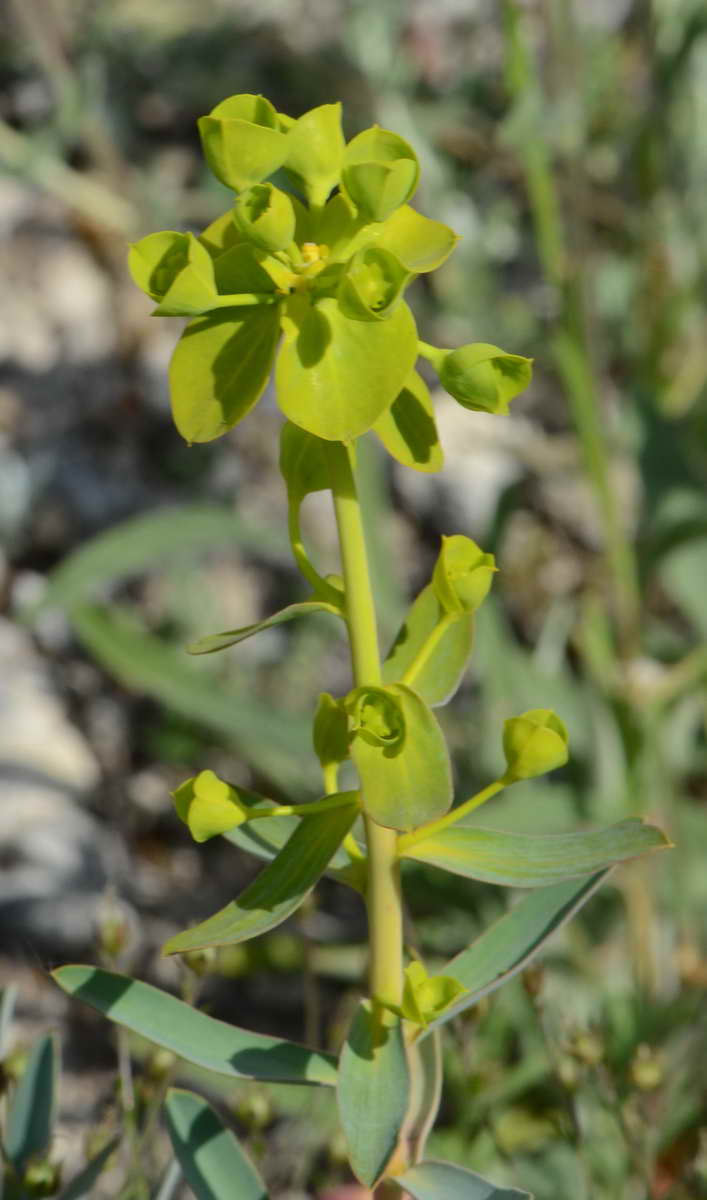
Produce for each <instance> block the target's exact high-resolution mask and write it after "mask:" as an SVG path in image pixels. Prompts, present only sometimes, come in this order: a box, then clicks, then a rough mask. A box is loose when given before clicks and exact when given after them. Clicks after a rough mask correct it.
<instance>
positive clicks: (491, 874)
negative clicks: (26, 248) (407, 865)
mask: <svg viewBox="0 0 707 1200" xmlns="http://www.w3.org/2000/svg"><path fill="white" fill-rule="evenodd" d="M669 846H670V842H669V841H668V839H667V838H666V837H665V834H663V833H662V832H661V831H660V829H656V828H655V826H653V825H644V824H643V822H642V821H639V820H630V821H621V822H619V824H618V825H610V826H609V828H608V829H598V830H596V831H592V832H590V833H562V834H550V835H547V834H544V835H543V836H541V837H538V836H536V835H531V834H516V833H504V832H501V831H500V830H495V829H474V828H471V827H468V826H467V827H465V826H461V827H460V826H458V825H457V826H454V825H452V826H449V827H448V828H447V829H443V830H442V831H441V832H440V833H437V834H435V835H433V836H432V837H429V838H426V839H425V840H424V841H421V842H416V843H415V844H414V845H412V846H411V847H410V849H409V850H406V851H404V852H403V857H405V858H414V859H417V860H418V861H419V862H425V863H430V864H431V865H432V866H434V867H441V868H442V870H444V871H452V872H453V873H454V874H455V875H464V876H465V877H466V878H467V879H482V880H484V881H485V882H486V883H498V884H502V885H505V886H507V887H530V888H534V887H545V886H546V885H547V884H550V883H558V882H559V881H560V880H561V879H570V878H573V877H576V876H578V875H591V874H593V873H594V872H595V871H600V870H601V869H602V868H603V867H609V866H613V865H614V864H615V863H619V862H625V861H626V860H627V859H629V858H636V857H637V856H638V855H639V854H646V853H648V852H649V851H652V850H664V849H667V848H668V847H669Z"/></svg>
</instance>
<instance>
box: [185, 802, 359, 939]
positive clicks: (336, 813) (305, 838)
mask: <svg viewBox="0 0 707 1200" xmlns="http://www.w3.org/2000/svg"><path fill="white" fill-rule="evenodd" d="M351 798H352V801H354V800H355V798H356V795H355V793H352V794H351ZM357 813H358V808H357V805H356V804H355V803H352V804H350V805H348V804H347V805H343V806H342V807H341V808H335V809H331V810H329V811H327V812H321V813H316V814H314V815H312V816H311V817H305V818H303V819H302V821H301V822H300V824H299V825H298V826H297V828H296V829H295V830H294V833H293V834H292V836H291V838H290V839H289V841H288V842H287V843H286V844H285V846H283V848H282V850H281V851H280V853H279V854H278V855H277V857H276V858H274V859H273V860H272V861H271V862H270V863H269V864H268V866H267V867H265V868H264V870H263V871H261V873H260V875H259V876H258V877H257V879H256V880H255V881H254V882H253V883H252V884H251V885H250V886H249V887H247V888H246V890H245V891H244V892H243V893H242V895H241V896H239V898H238V899H237V900H233V901H231V903H230V904H227V905H226V906H225V908H222V909H221V910H220V911H219V912H217V913H214V915H213V916H212V917H208V918H207V920H206V921H202V922H201V923H200V924H199V925H196V926H194V928H192V929H186V930H185V931H184V932H183V933H179V934H177V935H176V937H173V938H170V940H169V941H168V942H167V943H166V945H165V947H164V951H163V952H164V953H165V954H183V953H184V952H185V951H186V950H200V949H202V948H203V947H204V946H230V945H233V944H234V943H236V942H244V941H247V940H248V939H249V938H252V937H257V936H258V935H259V934H261V933H265V932H266V930H268V929H272V928H273V927H274V926H276V925H279V924H281V922H282V921H285V920H286V919H287V917H289V916H291V914H292V913H293V912H295V911H296V910H297V909H298V908H299V906H300V904H302V902H303V900H304V899H305V897H306V896H307V895H308V893H309V892H310V891H311V890H312V888H313V887H314V885H315V883H316V882H317V880H318V879H319V878H320V876H321V875H322V874H323V872H324V870H325V868H326V867H327V866H328V864H329V862H330V861H331V859H332V858H333V856H334V854H335V852H336V850H337V849H338V847H339V846H340V845H341V842H342V841H343V839H344V837H345V836H346V834H347V833H348V832H349V830H350V829H351V826H352V825H353V823H354V821H355V819H356V816H357ZM275 819H277V818H271V820H275Z"/></svg>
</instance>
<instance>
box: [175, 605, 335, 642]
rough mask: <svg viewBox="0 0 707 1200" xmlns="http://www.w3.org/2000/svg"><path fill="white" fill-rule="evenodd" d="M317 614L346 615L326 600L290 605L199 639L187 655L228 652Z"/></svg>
mask: <svg viewBox="0 0 707 1200" xmlns="http://www.w3.org/2000/svg"><path fill="white" fill-rule="evenodd" d="M316 612H328V613H333V614H334V616H336V617H343V615H344V614H343V612H342V611H341V609H339V608H336V607H335V606H334V605H333V604H329V603H328V602H327V601H326V600H302V601H300V603H298V604H288V606H287V608H282V609H280V611H279V612H277V613H274V614H273V616H271V617H266V618H265V619H264V620H263V621H256V622H255V623H254V624H253V625H244V626H242V628H241V629H227V630H226V631H225V633H212V634H211V635H210V636H208V637H203V638H199V641H198V642H192V644H191V646H187V653H189V654H213V653H214V652H215V651H216V650H227V649H228V648H229V646H237V645H238V643H239V642H244V641H245V640H246V638H249V637H253V636H254V634H256V633H261V632H262V630H264V629H274V628H275V626H276V625H283V624H284V623H285V621H292V620H294V618H295V617H306V616H308V615H309V614H310V613H316Z"/></svg>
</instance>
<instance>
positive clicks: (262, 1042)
mask: <svg viewBox="0 0 707 1200" xmlns="http://www.w3.org/2000/svg"><path fill="white" fill-rule="evenodd" d="M52 974H53V976H54V979H55V980H56V982H57V983H58V984H59V986H60V987H61V988H63V989H64V991H65V992H68V994H69V995H70V996H75V997H76V998H77V999H79V1000H83V1001H84V1002H85V1003H86V1004H89V1005H90V1006H91V1007H92V1008H96V1009H98V1011H99V1012H102V1013H104V1014H105V1016H107V1017H109V1018H110V1019H111V1021H115V1022H116V1023H117V1024H118V1025H124V1026H125V1028H126V1029H130V1030H131V1031H132V1032H133V1033H137V1034H139V1035H140V1037H144V1038H147V1040H148V1041H150V1042H154V1043H155V1044H156V1045H157V1046H163V1047H164V1048H165V1049H166V1050H171V1051H172V1053H173V1054H176V1055H178V1056H179V1057H180V1058H183V1059H185V1060H186V1061H187V1062H191V1063H194V1064H195V1065H196V1066H199V1067H204V1068H206V1069H207V1070H209V1071H216V1072H217V1073H218V1074H220V1075H229V1076H231V1078H236V1079H263V1080H269V1081H270V1082H271V1083H313V1084H327V1085H332V1084H334V1083H335V1082H336V1064H335V1061H334V1060H333V1059H332V1058H330V1057H329V1056H328V1055H326V1054H319V1053H318V1052H317V1051H315V1050H309V1049H308V1048H307V1047H306V1046H298V1045H297V1044H296V1043H294V1042H287V1041H284V1040H283V1039H282V1038H274V1037H268V1036H266V1035H265V1034H262V1033H253V1032H251V1031H250V1030H248V1029H239V1028H238V1026H236V1025H228V1024H226V1022H225V1021H217V1020H216V1018H215V1017H210V1016H208V1015H207V1014H206V1013H204V1012H200V1011H199V1009H197V1008H192V1007H191V1005H189V1004H185V1003H184V1001H183V1000H177V998H176V996H171V995H170V994H169V992H163V991H161V990H160V989H159V988H156V987H152V985H151V984H149V983H142V982H140V981H139V980H137V979H130V978H129V977H128V976H127V975H117V974H114V973H112V972H110V971H103V970H101V969H100V968H99V967H88V966H69V967H59V969H58V970H56V971H53V972H52Z"/></svg>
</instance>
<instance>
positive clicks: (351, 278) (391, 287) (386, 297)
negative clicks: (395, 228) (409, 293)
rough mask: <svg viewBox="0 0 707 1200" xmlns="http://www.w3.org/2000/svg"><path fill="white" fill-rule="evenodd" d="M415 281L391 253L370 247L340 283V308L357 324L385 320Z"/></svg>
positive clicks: (351, 266) (351, 263)
mask: <svg viewBox="0 0 707 1200" xmlns="http://www.w3.org/2000/svg"><path fill="white" fill-rule="evenodd" d="M411 279H412V275H411V274H410V272H409V271H406V270H405V267H404V266H403V264H402V263H401V262H400V261H399V260H398V259H397V258H396V257H395V255H394V254H391V253H390V251H389V250H381V249H378V248H377V247H375V246H369V247H368V248H366V249H364V250H359V251H358V253H357V254H354V256H353V257H352V259H351V261H350V263H349V265H348V269H347V271H346V274H345V275H344V276H343V278H342V280H341V283H340V284H339V292H338V296H339V307H340V308H341V311H342V312H343V313H344V314H345V315H346V316H347V317H353V319H354V320H356V321H384V320H385V318H386V317H388V316H390V312H391V310H392V308H393V306H394V304H395V303H396V301H397V300H398V299H399V298H400V296H401V295H402V292H403V289H404V288H405V286H406V284H407V283H408V282H409V281H410V280H411Z"/></svg>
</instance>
